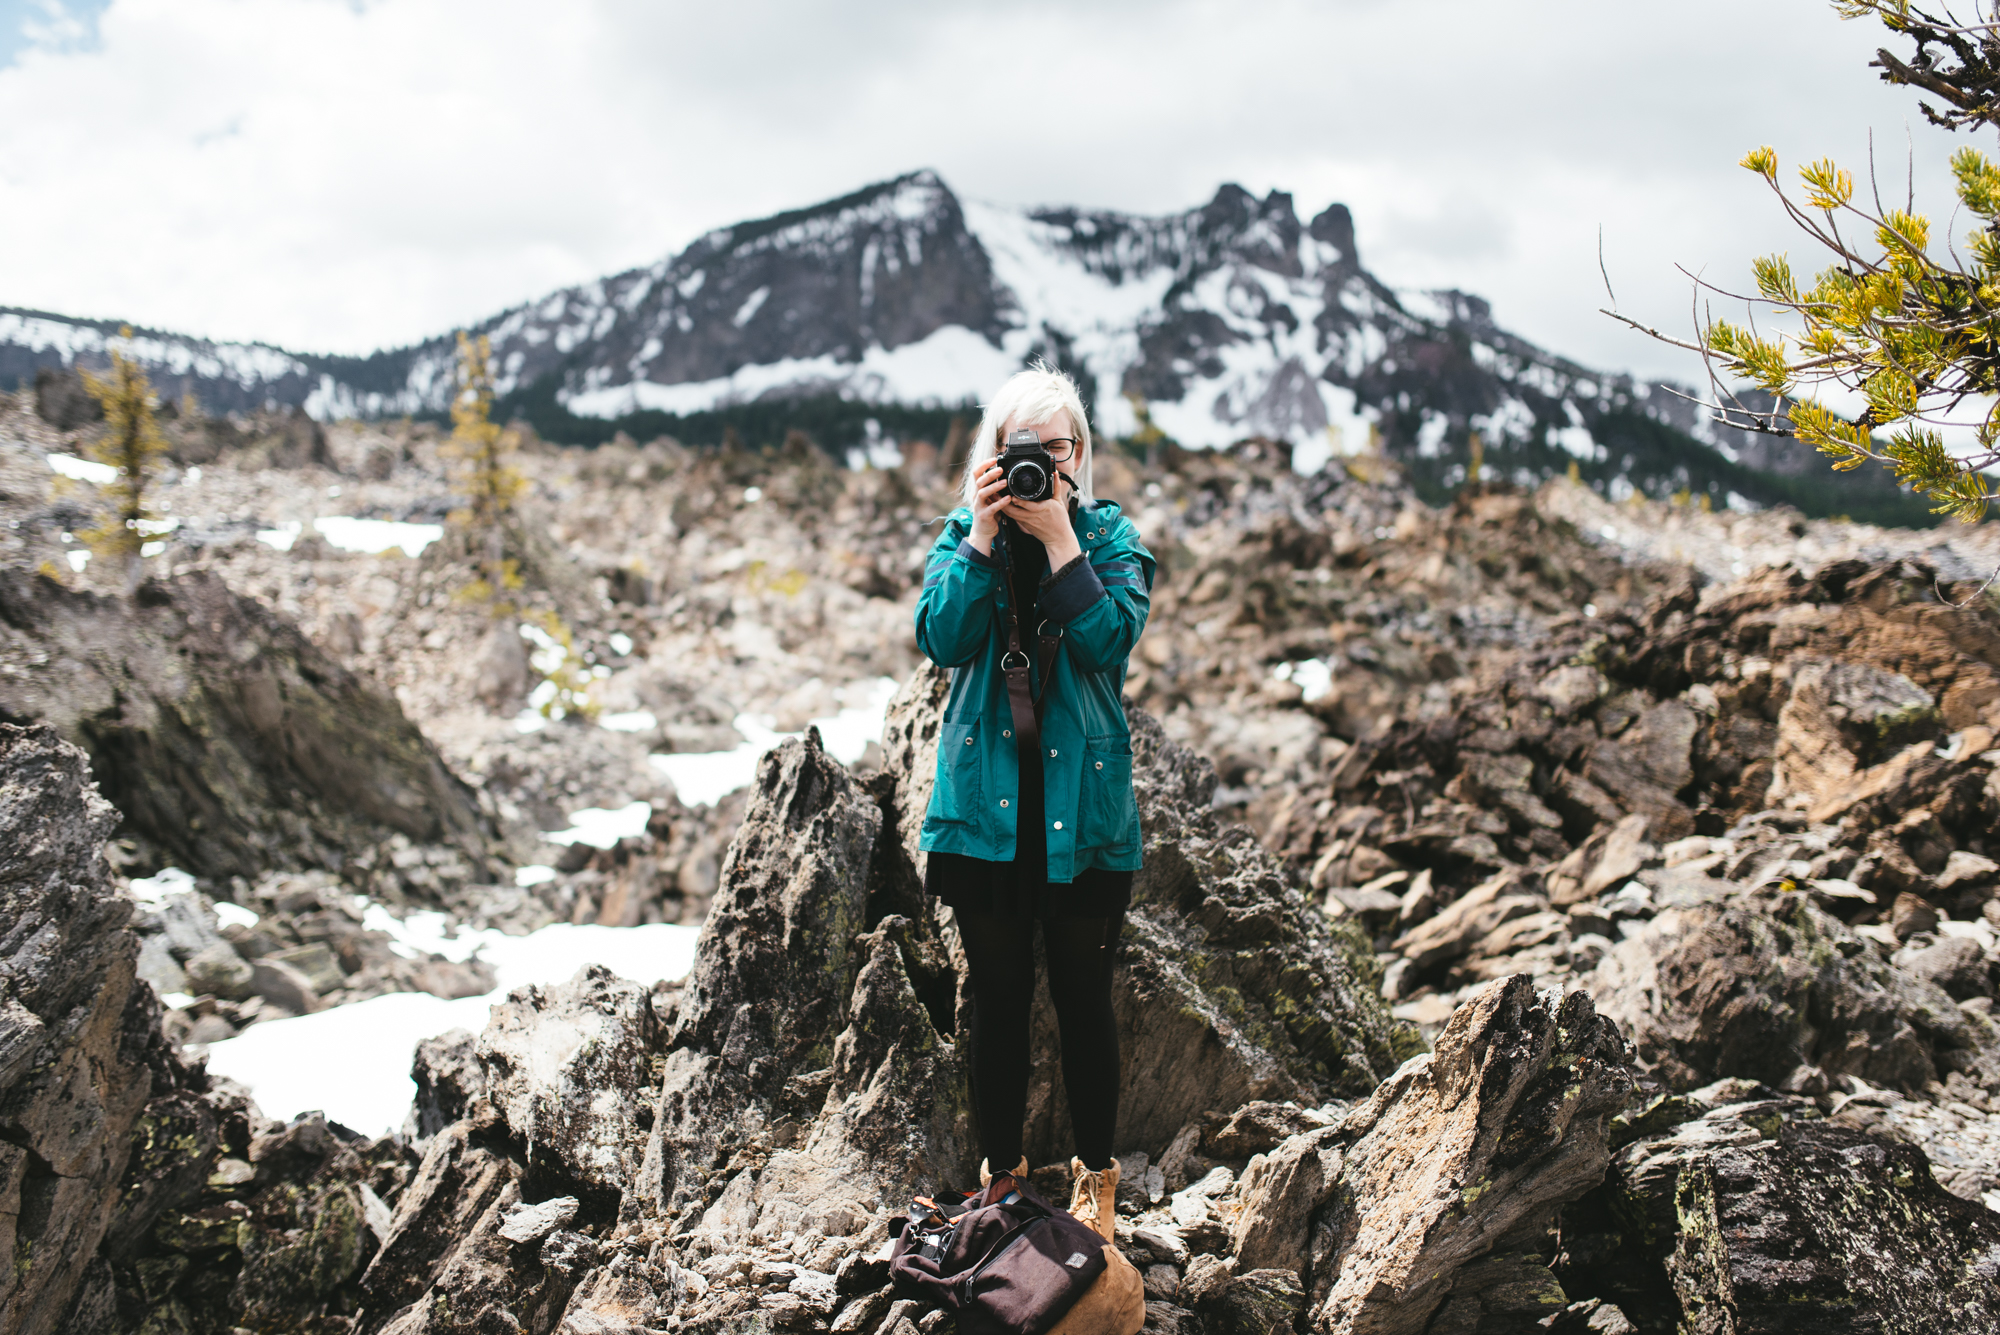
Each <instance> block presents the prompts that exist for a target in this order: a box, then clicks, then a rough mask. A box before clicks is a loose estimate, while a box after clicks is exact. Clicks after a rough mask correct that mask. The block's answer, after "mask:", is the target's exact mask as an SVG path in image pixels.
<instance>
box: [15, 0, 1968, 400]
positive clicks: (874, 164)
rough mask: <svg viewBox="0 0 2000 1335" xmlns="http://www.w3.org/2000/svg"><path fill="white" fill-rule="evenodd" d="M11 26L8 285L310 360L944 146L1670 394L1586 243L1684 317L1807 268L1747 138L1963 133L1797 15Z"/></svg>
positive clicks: (1816, 1)
mask: <svg viewBox="0 0 2000 1335" xmlns="http://www.w3.org/2000/svg"><path fill="white" fill-rule="evenodd" d="M31 5H32V9H31V10H30V9H22V8H21V7H20V6H19V4H18V3H17V5H16V8H15V10H13V11H9V10H0V29H5V31H6V33H7V39H0V60H4V59H6V52H7V50H8V49H9V47H8V45H6V44H5V43H6V41H7V40H9V39H11V40H12V42H13V51H14V56H13V63H12V64H11V65H7V66H5V67H4V68H0V218H5V219H6V220H7V223H6V244H5V245H4V246H0V303H5V304H9V305H17V306H32V307H42V308H46V309H52V310H57V311H62V312H65V313H72V314H79V315H104V316H116V317H119V318H127V319H133V320H136V321H140V322H142V323H147V324H153V325H158V326H162V327H166V328H171V329H176V330H183V331H186V332H190V333H196V334H206V335H210V336H217V337H230V338H259V339H265V340H270V341H274V342H278V343H280V344H283V345H285V346H288V347H293V348H298V349H301V350H328V351H367V350H370V349H372V348H375V347H379V346H383V345H387V344H394V343H399V342H407V341H410V340H413V339H417V338H422V337H426V336H428V335H431V334H434V333H438V332H441V331H444V330H447V329H449V328H450V327H451V326H452V325H453V324H454V323H459V322H464V321H468V320H472V319H476V318H479V317H481V316H484V315H487V314H490V313H492V312H493V311H495V310H497V309H499V308H501V307H502V306H505V305H507V304H510V303H512V302H515V301H519V300H523V299H526V298H529V297H533V296H536V295H539V294H541V293H543V292H546V291H548V290H550V289H551V288H554V287H557V286H560V285H563V284H566V283H571V282H577V281H582V280H586V279H589V278H592V277H595V276H598V275H600V274H603V273H607V272H611V271H615V270H617V269H620V268H623V267H628V266H631V265H634V264H640V263H645V262H647V261H650V260H652V259H654V258H657V257H658V256H660V255H663V254H666V253H669V252H671V251H674V250H677V249H679V248H680V247H681V246H682V245H685V244H686V243H687V242H688V241H689V240H691V239H693V237H694V236H696V235H698V234H699V233H700V232H702V231H704V230H706V229H708V228H710V227H715V226H723V225H727V224H729V223H732V222H735V221H739V220H741V219H745V218H749V217H755V216H758V215H760V214H764V213H768V212H771V211H775V210H777V209H781V208H787V207H795V206H798V205H802V204H808V203H812V202H815V201H817V200H819V199H823V198H826V197H829V196H832V195H836V194H840V193H844V192H846V191H848V190H851V189H854V188H856V187H858V186H860V185H862V184H865V183H867V182H870V181H874V180H880V179H883V178H885V177H888V176H892V175H895V174H898V173H900V172H903V171H907V170H910V169H912V168H914V167H918V166H934V167H936V168H938V170H939V171H941V172H942V173H943V174H944V177H945V179H946V180H947V181H948V182H949V183H950V184H951V185H952V186H953V187H954V188H955V189H957V190H958V191H959V192H960V193H961V194H963V195H967V196H970V197H974V198H980V199H990V200H994V201H996V202H1002V203H1009V204H1031V203H1079V204H1086V205H1092V206H1101V207H1112V208H1122V209H1129V210H1134V211H1143V212H1159V211H1166V210H1173V209H1182V208H1187V207H1190V206H1193V205H1196V204H1199V203H1201V202H1204V201H1205V200H1207V199H1208V198H1209V197H1210V196H1211V195H1212V194H1213V193H1214V191H1215V188H1216V187H1217V185H1219V184H1220V183H1221V182H1223V181H1236V182H1239V183H1240V184H1242V185H1244V186H1245V187H1247V188H1250V189H1252V190H1255V191H1258V192H1260V193H1261V192H1263V191H1265V190H1268V189H1273V188H1276V189H1285V190H1290V191H1292V192H1293V193H1294V194H1295V196H1296V197H1297V201H1298V204H1299V207H1300V211H1301V213H1302V214H1310V213H1311V212H1313V211H1316V210H1317V209H1319V208H1321V207H1324V206H1325V205H1326V204H1327V203H1329V202H1331V201H1334V200H1339V201H1342V202H1345V203H1347V204H1348V205H1349V206H1350V207H1351V208H1352V209H1353V210H1354V215H1355V221H1356V226H1357V232H1358V237H1359V243H1360V247H1361V251H1362V258H1363V260H1364V262H1365V263H1367V264H1368V265H1369V266H1370V267H1371V268H1373V269H1374V270H1375V271H1376V272H1377V273H1378V274H1380V275H1381V276H1382V277H1383V278H1384V279H1386V280H1387V281H1389V282H1391V283H1393V284H1397V285H1433V284H1448V285H1454V286H1458V287H1462V288H1464V289H1466V290H1468V291H1472V292H1477V293H1479V294H1481V295H1484V296H1486V297H1488V298H1490V299H1491V300H1492V301H1493V302H1494V307H1495V313H1496V315H1497V317H1498V318H1499V319H1500V320H1501V321H1502V323H1504V324H1506V325H1508V326H1510V327H1512V328H1514V329H1516V330H1518V331H1520V332H1522V333H1524V334H1527V335H1528V336H1530V337H1533V338H1535V339H1537V340H1539V341H1541V342H1543V343H1545V344H1547V345H1549V346H1551V347H1554V348H1556V349H1557V350H1559V351H1562V352H1565V353H1568V354H1569V355H1572V356H1575V357H1577V358H1579V359H1581V360H1584V361H1587V362H1591V363H1595V364H1601V365H1607V366H1636V367H1639V368H1642V369H1646V370H1650V371H1671V372H1674V373H1677V374H1680V375H1683V376H1686V375H1689V374H1691V373H1692V372H1691V371H1690V369H1689V368H1688V367H1687V365H1686V364H1685V363H1684V362H1682V361H1681V360H1680V359H1679V358H1678V357H1676V356H1669V355H1667V353H1665V352H1664V351H1663V350H1661V349H1659V348H1657V347H1656V346H1654V345H1651V344H1650V343H1648V342H1647V341H1646V340H1644V339H1643V338H1641V337H1640V336H1638V335H1634V334H1630V333H1626V332H1623V331H1621V330H1620V329H1618V328H1617V327H1616V326H1614V325H1612V324H1611V322H1609V321H1607V320H1605V319H1604V318H1603V317H1602V316H1599V315H1597V314H1596V313H1595V311H1596V308H1597V306H1599V305H1601V304H1603V288H1602V282H1601V280H1600V278H1599V276H1598V272H1597V236H1598V230H1599V228H1600V226H1601V227H1602V229H1603V234H1604V248H1605V256H1606V259H1607V261H1608V262H1609V263H1610V265H1611V269H1612V277H1613V280H1614V282H1615V283H1616V284H1617V286H1618V295H1619V297H1620V299H1621V301H1622V303H1623V305H1624V307H1625V309H1626V310H1628V311H1630V312H1633V313H1636V314H1641V315H1643V316H1645V317H1646V318H1648V319H1650V320H1653V321H1656V322H1661V323H1664V324H1667V325H1670V326H1674V327H1676V328H1684V327H1685V324H1686V320H1687V309H1688V307H1687V287H1686V284H1685V281H1684V280H1682V279H1681V278H1680V277H1679V276H1678V275H1677V274H1675V273H1674V271H1673V265H1674V264H1675V263H1676V262H1682V263H1686V264H1687V265H1688V266H1689V267H1691V268H1697V269H1705V270H1706V271H1707V272H1708V273H1709V274H1710V275H1711V276H1712V277H1715V278H1717V279H1720V280H1725V281H1729V282H1736V281H1738V280H1740V279H1741V278H1742V277H1743V276H1744V275H1745V274H1746V273H1747V267H1748V260H1749V257H1750V256H1751V255H1752V254H1756V253H1761V252H1763V251H1765V250H1771V249H1790V250H1792V251H1793V252H1794V255H1795V258H1796V259H1798V260H1800V261H1803V260H1804V259H1805V258H1806V257H1805V255H1804V253H1803V248H1802V247H1800V246H1798V245H1796V244H1795V241H1794V238H1793V235H1792V234H1791V233H1790V232H1789V231H1788V230H1787V229H1786V228H1785V227H1784V225H1783V224H1782V222H1781V220H1780V217H1779V214H1778V211H1777V210H1776V208H1775V207H1774V205H1773V204H1772V202H1771V201H1769V199H1768V196H1767V195H1766V194H1764V193H1763V191H1762V189H1761V187H1760V186H1759V184H1758V183H1757V182H1756V181H1755V179H1754V178H1752V177H1751V176H1750V175H1749V174H1748V173H1746V172H1743V171H1741V170H1739V169H1738V168H1736V167H1735V166H1734V163H1735V161H1736V159H1737V158H1738V157H1739V156H1740V155H1741V154H1742V152H1743V151H1744V150H1745V149H1747V148H1749V147H1752V146H1754V145H1755V144H1758V143H1764V142H1769V143H1773V144H1774V145H1776V146H1777V148H1778V149H1779V151H1780V153H1781V154H1782V155H1783V157H1784V159H1785V161H1786V162H1787V163H1788V164H1796V163H1797V162H1799V161H1801V160H1804V159H1807V158H1812V157H1817V156H1820V155H1823V154H1833V155H1836V156H1838V157H1840V158H1842V159H1843V160H1844V161H1846V162H1848V163H1850V164H1852V165H1853V166H1855V167H1856V168H1858V169H1859V168H1865V164H1866V152H1867V134H1868V130H1869V128H1870V127H1871V126H1872V127H1873V128H1874V130H1875V132H1876V139H1877V142H1878V149H1879V152H1878V157H1879V158H1880V160H1881V161H1882V162H1883V163H1884V164H1885V175H1888V176H1892V177H1896V178H1900V176H1901V172H1902V163H1903V152H1904V145H1905V143H1906V139H1905V133H1904V131H1905V126H1906V125H1907V126H1908V127H1909V136H1910V138H1909V140H1908V141H1907V142H1910V143H1913V144H1914V145H1915V149H1916V153H1917V158H1918V172H1917V179H1918V185H1919V193H1920V195H1921V196H1923V197H1924V198H1926V199H1928V200H1931V201H1938V200H1945V199H1947V198H1948V197H1947V196H1946V194H1945V182H1946V179H1947V178H1946V174H1945V172H1944V158H1945V156H1946V154H1947V153H1948V151H1949V149H1950V148H1951V147H1954V146H1955V145H1956V143H1957V142H1959V141H1957V140H1954V139H1953V138H1952V137H1951V136H1946V135H1943V134H1941V133H1940V132H1937V131H1934V130H1931V129H1929V128H1928V127H1926V126H1925V125H1924V124H1923V123H1922V119H1921V116H1920V115H1919V114H1918V113H1917V111H1916V106H1915V98H1914V97H1912V96H1911V95H1909V94H1908V93H1907V92H1906V91H1903V90H1894V89H1887V88H1883V87H1882V86H1881V85H1879V84H1878V83H1877V82H1876V80H1875V75H1874V71H1872V70H1870V69H1868V68H1866V62H1867V60H1868V58H1869V56H1870V55H1871V54H1872V52H1873V49H1874V47H1875V46H1877V45H1880V44H1881V43H1882V41H1883V39H1884V35H1883V34H1882V32H1881V30H1880V27H1879V25H1874V24H1869V23H1847V24H1843V23H1841V22H1839V21H1838V20H1837V19H1835V17H1834V16H1833V15H1832V13H1831V11H1830V7H1829V6H1827V5H1826V4H1824V3H1822V0H1768V2H1767V3H1764V4H1760V5H1755V6H1744V5H1738V4H1725V3H1723V0H1686V2H1685V3H1682V4H1679V5H1673V6H1664V7H1663V6H1626V5H1609V4H1604V3H1602V2H1601V0H1596V2H1587V0H1538V2H1537V3H1530V4H1525V5H1512V6H1503V5H1494V4H1491V3H1490V2H1486V0H1400V2H1399V3H1394V4H1391V3H1388V2H1387V0H1372V2H1356V0H1346V2H1344V3H1305V2H1304V0H1298V2H1265V3H1247V4H1233V5H1222V4H1219V3H1210V2H1209V0H1183V2H1181V3H1173V4H1165V5H1139V4H1136V3H1109V4H1106V3H1099V4H1085V5H1063V6H1057V5H1053V4H1047V3H1032V4H1014V5H999V4H994V3H982V4H974V5H971V6H956V7H945V6H926V5H918V4H915V3H909V2H907V0H894V2H892V3H884V4H877V5H870V6H853V7H847V8H845V9H841V10H838V11H830V10H827V9H826V8H825V7H823V6H809V5H804V4H797V3H791V4H775V3H774V4H764V5H740V6H723V5H712V4H710V5H692V4H684V3H683V4H658V3H642V2H641V0H578V2H577V3H573V4H565V5H560V6H549V5H547V4H530V3H527V2H526V0H489V3H487V4H484V5H480V6H477V7H474V6H468V5H465V4H463V3H456V2H454V0H111V3H109V4H108V6H107V7H105V8H104V9H103V12H102V13H101V14H100V15H98V16H97V22H96V28H97V38H96V40H95V41H94V42H93V41H89V40H83V39H80V38H78V37H76V35H75V34H74V33H72V34H70V35H69V36H65V37H60V38H58V37H50V38H48V39H47V40H39V39H38V40H36V41H32V42H29V43H27V44H25V45H23V44H21V42H20V40H19V35H18V34H19V33H20V31H21V28H22V23H23V22H25V21H26V20H27V19H36V20H38V21H44V22H50V23H53V22H55V21H57V20H61V21H64V22H68V21H72V19H75V16H78V15H85V16H87V14H88V12H89V11H88V7H87V6H71V7H70V8H69V9H67V10H63V11H61V12H60V13H58V12H57V11H55V10H53V9H51V8H50V7H49V6H47V5H44V4H43V3H42V0H31ZM9 13H17V14H18V17H17V18H15V19H13V20H9V19H8V18H7V15H8V14H9ZM835 14H837V17H832V15H835ZM75 21H77V22H83V21H84V20H83V19H75ZM1777 51H1782V52H1783V53H1784V54H1783V58H1782V59H1774V58H1773V57H1772V54H1771V53H1772V52H1777ZM1933 208H1934V211H1936V212H1938V213H1940V214H1942V213H1943V212H1944V210H1943V209H1941V208H1938V207H1937V206H1936V205H1935V204H1934V205H1933Z"/></svg>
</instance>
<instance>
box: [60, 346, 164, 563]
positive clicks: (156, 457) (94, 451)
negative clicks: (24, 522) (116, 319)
mask: <svg viewBox="0 0 2000 1335" xmlns="http://www.w3.org/2000/svg"><path fill="white" fill-rule="evenodd" d="M119 333H120V335H121V336H122V337H124V338H126V339H130V338H131V337H132V330H131V328H130V327H129V326H127V327H126V328H124V329H122V330H120V331H119ZM79 374H81V376H82V377H83V387H84V388H85V389H86V390H88V391H89V392H90V395H91V397H92V398H95V399H96V400H97V401H98V403H99V404H101V405H102V406H103V408H104V434H103V435H102V436H100V437H98V439H96V440H95V441H92V442H90V443H89V444H86V445H85V446H84V447H83V449H84V453H85V455H87V456H88V457H89V458H90V459H92V460H93V461H95V462H97V463H100V464H108V465H110V466H111V467H113V468H115V469H117V470H118V476H117V478H116V479H115V480H113V481H112V482H110V483H109V484H107V485H106V488H105V490H106V491H108V492H109V493H110V496H111V513H110V514H109V515H108V516H107V517H106V518H105V520H104V521H103V522H102V523H101V524H98V525H97V526H96V527H94V528H90V529H87V530H85V531H84V532H82V533H81V534H79V535H78V536H80V537H81V538H82V539H83V540H84V541H85V542H86V543H88V544H89V545H90V550H91V552H92V553H93V554H94V555H96V556H98V557H100V558H102V559H104V560H107V561H116V562H119V563H121V564H122V565H124V566H125V567H126V568H127V569H135V568H136V567H137V565H138V561H139V553H140V550H141V549H142V548H143V547H144V546H145V544H146V540H147V534H146V526H147V525H148V524H149V523H150V521H151V519H152V514H153V510H152V506H151V504H150V503H149V501H148V500H147V495H146V493H147V491H148V489H149V488H150V487H151V486H152V484H153V481H154V479H155V475H156V474H157V473H158V472H159V466H160V460H162V459H163V458H165V457H166V453H167V440H166V437H165V436H163V435H161V434H160V424H159V421H158V420H157V419H156V418H155V417H154V415H153V407H154V405H153V386H152V385H151V383H150V382H148V380H147V379H146V373H145V372H144V371H143V370H141V369H140V368H139V364H138V363H137V362H135V361H133V360H132V359H131V358H130V357H127V356H126V355H125V354H124V352H123V351H122V350H120V349H118V348H115V347H114V348H112V349H111V370H110V371H109V372H107V373H106V374H104V375H101V376H100V375H96V374H94V373H92V372H90V371H87V370H81V369H80V370H79Z"/></svg>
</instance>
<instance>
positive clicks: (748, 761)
mask: <svg viewBox="0 0 2000 1335" xmlns="http://www.w3.org/2000/svg"><path fill="white" fill-rule="evenodd" d="M856 686H859V687H861V688H863V689H864V690H865V692H866V694H865V697H864V699H863V701H862V703H860V704H858V705H851V706H849V707H847V708H845V709H842V710H841V711H840V712H839V713H837V714H833V715H830V716H828V717H826V718H816V719H813V720H811V722H810V724H809V726H811V727H815V728H818V729H819V737H820V744H821V745H822V746H824V747H825V748H826V752H827V754H828V755H830V756H832V757H833V758H834V759H835V760H838V761H839V762H840V763H841V764H843V765H852V764H853V763H854V762H856V761H857V760H860V759H861V757H862V756H863V755H864V754H866V753H867V750H868V743H870V742H879V741H881V740H882V726H883V723H884V721H885V720H886V719H887V717H888V713H889V701H890V700H892V699H893V698H895V694H896V690H897V683H896V681H895V679H894V678H892V677H877V678H876V679H875V680H874V681H873V682H867V683H856ZM854 691H855V687H848V688H847V693H849V694H852V693H853V692H854ZM735 726H736V731H737V732H739V733H741V734H742V735H743V736H744V738H745V739H746V740H745V741H744V742H743V744H742V745H740V746H738V747H736V748H734V749H733V750H729V751H675V752H670V753H664V754H655V755H652V756H648V757H647V759H648V760H649V761H650V762H651V763H652V765H653V768H655V769H657V770H659V771H660V773H662V774H664V775H666V776H667V780H668V781H669V782H670V783H672V784H673V785H674V792H675V793H676V794H677V795H678V796H679V797H680V800H681V801H683V802H685V803H686V804H688V805H689V806H703V807H712V806H714V805H715V804H716V803H717V802H719V801H721V800H722V799H723V798H724V797H726V796H728V795H729V794H730V793H733V792H735V791H736V790H737V789H738V788H743V787H746V786H748V785H749V783H750V782H751V781H752V780H753V779H755V778H756V777H757V762H758V761H759V760H761V759H762V758H763V756H764V753H765V752H767V751H769V750H770V749H771V748H772V747H775V746H777V745H779V744H780V743H781V742H784V741H786V740H788V739H790V738H793V737H798V736H800V735H802V734H800V733H796V732H778V731H776V730H775V729H774V727H773V720H772V718H771V716H770V715H768V714H738V715H737V716H736V718H735Z"/></svg>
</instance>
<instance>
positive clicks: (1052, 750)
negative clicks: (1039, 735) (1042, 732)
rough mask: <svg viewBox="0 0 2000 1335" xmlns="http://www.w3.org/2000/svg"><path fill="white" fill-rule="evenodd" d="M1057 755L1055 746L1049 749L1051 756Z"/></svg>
mask: <svg viewBox="0 0 2000 1335" xmlns="http://www.w3.org/2000/svg"><path fill="white" fill-rule="evenodd" d="M1055 753H1056V749H1055V748H1054V747H1053V746H1052V747H1050V748H1049V754H1050V755H1054V754H1055Z"/></svg>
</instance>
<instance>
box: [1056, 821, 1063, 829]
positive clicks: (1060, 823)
mask: <svg viewBox="0 0 2000 1335" xmlns="http://www.w3.org/2000/svg"><path fill="white" fill-rule="evenodd" d="M1056 828H1057V829H1058V830H1060V829H1061V828H1062V822H1061V821H1057V822H1056Z"/></svg>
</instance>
